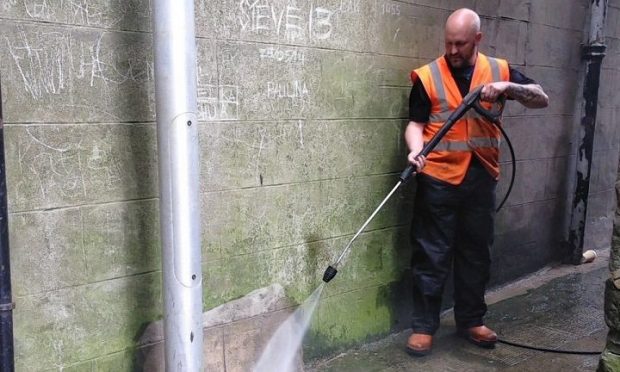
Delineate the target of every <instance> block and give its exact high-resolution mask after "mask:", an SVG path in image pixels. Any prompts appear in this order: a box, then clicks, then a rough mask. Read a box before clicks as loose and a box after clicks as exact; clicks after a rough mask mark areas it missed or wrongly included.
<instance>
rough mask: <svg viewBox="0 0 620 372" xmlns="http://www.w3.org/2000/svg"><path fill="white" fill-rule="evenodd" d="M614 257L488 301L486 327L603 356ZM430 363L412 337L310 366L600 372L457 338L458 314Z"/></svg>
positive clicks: (591, 361) (588, 360)
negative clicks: (409, 348)
mask: <svg viewBox="0 0 620 372" xmlns="http://www.w3.org/2000/svg"><path fill="white" fill-rule="evenodd" d="M608 254H609V252H608V251H607V252H599V257H598V258H597V259H596V260H595V261H594V262H593V263H589V264H584V265H580V266H558V267H555V268H548V269H545V270H542V271H540V272H538V273H536V274H534V275H532V276H530V277H528V278H526V279H523V280H521V281H518V282H515V283H512V284H510V285H508V286H506V287H503V288H500V289H498V290H495V291H492V292H490V293H489V294H488V295H487V303H488V304H489V311H488V313H487V317H486V323H487V325H488V326H489V327H491V328H493V329H494V330H495V331H497V333H498V335H499V337H500V339H505V340H508V341H513V342H518V343H525V344H530V345H535V346H539V347H544V348H550V349H564V350H582V351H602V350H603V348H604V345H605V338H606V336H607V326H606V325H605V320H604V316H603V302H604V301H603V292H604V282H605V280H606V279H607V278H609V271H608V268H607V262H608ZM441 324H442V325H441V328H440V330H439V332H438V334H437V335H436V336H435V339H434V347H433V352H432V354H431V355H429V356H425V357H422V358H413V357H411V356H409V355H408V354H407V353H406V352H405V349H404V345H405V343H406V340H407V337H408V336H409V334H410V331H405V332H401V333H399V334H396V335H392V336H390V337H388V338H386V339H384V340H381V341H379V342H376V343H373V344H369V345H365V346H363V347H361V348H359V349H356V350H350V351H348V352H345V353H342V354H340V355H337V356H334V357H332V358H329V359H325V360H318V361H313V362H312V363H311V364H307V365H306V367H305V371H306V372H314V371H317V372H318V371H321V372H323V371H338V372H347V371H356V372H359V371H365V372H371V371H377V372H378V371H441V372H446V371H459V372H467V371H472V372H481V371H519V372H527V371H536V372H538V371H547V372H548V371H562V372H569V371H580V372H581V371H594V370H596V367H597V365H598V360H599V356H598V355H569V354H556V353H549V352H540V351H533V350H527V349H522V348H516V347H513V346H509V345H505V344H498V345H497V347H496V348H495V349H493V350H486V349H481V348H478V347H476V346H474V345H471V344H470V343H468V342H467V341H465V340H463V339H461V338H459V337H457V336H456V335H455V326H454V321H453V319H452V313H451V312H450V311H448V312H446V313H444V314H442V323H441Z"/></svg>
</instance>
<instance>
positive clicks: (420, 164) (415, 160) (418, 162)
mask: <svg viewBox="0 0 620 372" xmlns="http://www.w3.org/2000/svg"><path fill="white" fill-rule="evenodd" d="M419 153H420V151H415V152H413V151H412V152H410V153H409V155H408V156H407V160H409V163H411V164H413V165H415V169H416V172H420V171H421V170H422V169H423V168H424V166H425V165H426V156H424V155H420V156H418V157H416V155H418V154H419Z"/></svg>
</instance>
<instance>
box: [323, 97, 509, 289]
mask: <svg viewBox="0 0 620 372" xmlns="http://www.w3.org/2000/svg"><path fill="white" fill-rule="evenodd" d="M482 87H483V86H479V87H477V88H476V89H474V90H472V91H471V92H469V94H467V95H466V96H465V98H463V101H462V102H461V104H460V105H459V106H458V107H457V108H456V109H454V111H453V112H452V114H450V116H449V117H448V119H447V120H446V122H445V123H444V124H443V125H442V126H441V128H439V130H438V131H437V133H435V135H434V136H433V138H431V140H430V141H428V143H427V144H426V145H425V146H424V148H423V149H422V151H420V153H419V154H418V155H417V156H420V155H423V156H427V155H428V154H429V153H430V152H431V151H433V149H434V148H435V146H437V144H438V143H439V141H441V139H442V138H443V137H444V136H445V135H446V133H448V131H449V130H450V128H452V126H453V125H454V123H456V122H457V121H458V120H459V119H460V118H461V117H463V115H465V113H466V112H467V111H469V109H471V108H473V109H474V110H475V111H476V112H477V113H478V114H480V115H481V116H483V117H485V118H486V119H488V120H490V121H492V122H493V123H495V124H498V123H499V120H500V118H501V116H502V112H503V111H504V106H505V102H506V97H505V96H502V97H500V99H499V100H498V101H497V102H496V103H495V104H494V105H493V107H492V108H491V109H490V110H487V109H485V108H484V107H482V105H481V103H480V93H481V92H482ZM495 107H496V108H495ZM494 108H495V109H494ZM498 127H499V125H498ZM415 173H416V169H415V165H413V164H409V166H408V167H407V168H405V170H404V171H403V172H402V173H401V174H400V177H399V181H398V182H397V183H396V186H394V188H393V189H392V191H390V193H389V194H388V195H387V196H386V197H385V199H383V201H382V202H381V204H379V206H378V207H377V209H375V211H374V212H373V213H372V214H371V215H370V217H369V218H368V219H367V220H366V222H364V224H363V225H362V227H361V228H360V229H359V230H358V231H357V233H355V235H354V236H353V238H352V239H351V240H350V241H349V243H348V244H347V246H346V247H345V248H344V250H343V251H342V253H341V254H340V257H338V260H337V261H336V263H334V264H333V265H330V266H328V267H327V269H325V272H324V273H323V281H324V282H325V283H329V281H331V280H332V279H334V277H335V276H336V274H337V273H338V264H340V261H341V260H342V258H343V257H344V256H345V255H346V253H347V252H348V250H349V248H350V247H351V244H353V242H354V241H355V239H357V237H358V236H359V235H360V234H361V233H362V231H364V229H365V228H366V226H368V224H369V223H370V221H372V219H373V218H374V217H375V215H376V214H377V213H378V212H379V210H381V208H383V206H384V205H385V203H386V202H387V201H388V200H389V199H390V197H392V195H393V194H394V193H395V192H396V190H398V188H399V187H400V186H401V185H402V184H403V183H405V182H407V181H408V180H409V179H410V178H411V176H412V175H414V174H415Z"/></svg>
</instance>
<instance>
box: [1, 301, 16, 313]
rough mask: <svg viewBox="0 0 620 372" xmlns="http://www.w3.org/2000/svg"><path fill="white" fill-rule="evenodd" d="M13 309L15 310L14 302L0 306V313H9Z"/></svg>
mask: <svg viewBox="0 0 620 372" xmlns="http://www.w3.org/2000/svg"><path fill="white" fill-rule="evenodd" d="M13 309H15V302H9V303H6V304H0V311H11V310H13Z"/></svg>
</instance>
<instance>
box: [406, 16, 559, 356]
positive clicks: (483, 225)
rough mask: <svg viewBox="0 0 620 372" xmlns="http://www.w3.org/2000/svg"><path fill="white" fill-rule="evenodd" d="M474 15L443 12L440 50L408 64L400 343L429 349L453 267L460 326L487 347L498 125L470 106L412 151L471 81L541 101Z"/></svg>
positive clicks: (488, 93)
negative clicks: (407, 240)
mask: <svg viewBox="0 0 620 372" xmlns="http://www.w3.org/2000/svg"><path fill="white" fill-rule="evenodd" d="M481 39H482V33H481V32H480V18H479V17H478V15H477V14H476V13H475V12H474V11H472V10H470V9H459V10H457V11H455V12H454V13H452V14H451V15H450V16H449V17H448V20H447V22H446V26H445V48H446V53H445V55H444V56H442V57H440V58H438V59H436V60H435V61H433V62H432V63H430V64H428V65H426V66H423V67H421V68H419V69H416V70H414V71H413V72H412V73H411V78H412V81H413V88H412V90H411V96H410V122H409V124H408V125H407V129H406V131H405V140H406V142H407V145H408V147H409V150H410V153H409V155H408V160H409V162H411V163H412V164H414V165H415V166H416V168H417V170H418V176H417V185H418V189H417V193H416V201H415V212H414V219H413V223H412V228H411V234H412V245H413V256H412V271H413V276H414V278H413V279H414V288H413V319H412V328H413V334H412V335H411V336H410V337H409V340H408V342H407V350H408V352H409V353H410V354H412V355H415V356H421V355H426V354H428V353H429V352H430V351H431V347H432V338H433V334H434V333H435V332H436V331H437V328H438V327H439V311H440V309H441V297H442V292H443V288H444V284H445V281H446V279H447V277H448V275H449V273H450V270H452V271H453V276H454V303H455V304H454V317H455V320H456V325H457V329H458V332H459V334H460V335H462V336H464V337H465V338H467V339H468V340H469V341H471V342H473V343H474V344H476V345H478V346H481V347H487V348H492V347H494V346H495V342H496V341H497V335H496V334H495V332H493V331H492V330H490V329H489V328H487V327H486V326H485V325H484V322H483V317H484V315H485V313H486V304H485V302H484V292H485V287H486V284H487V282H488V279H489V269H490V254H489V249H490V246H491V244H492V241H493V223H494V217H495V186H496V183H497V179H498V177H499V163H498V162H499V139H500V132H499V129H497V128H496V127H495V126H494V125H493V124H492V123H490V122H489V121H487V120H485V119H484V118H482V117H481V116H479V115H476V114H475V112H474V111H473V110H470V112H469V113H467V114H466V115H465V116H464V117H463V118H461V119H460V120H459V121H458V122H457V123H456V124H455V125H454V126H453V127H452V128H451V129H450V131H449V132H448V134H447V135H446V136H445V137H444V139H443V140H442V141H441V142H440V143H439V144H438V146H437V147H436V148H435V150H434V151H432V152H431V153H430V154H429V155H428V157H427V158H425V157H423V156H419V157H416V155H418V154H419V153H420V151H421V150H422V147H423V145H424V142H425V141H429V140H430V139H431V138H432V136H433V134H434V133H436V132H437V130H438V129H439V128H440V127H441V125H442V124H443V123H444V122H445V120H446V118H447V117H448V115H449V114H450V112H451V111H452V110H454V109H455V108H456V106H458V105H459V104H460V103H461V100H462V97H464V96H465V95H466V94H467V93H468V92H469V90H470V88H472V89H473V88H475V87H477V86H480V85H483V86H484V87H483V89H482V92H481V99H482V100H483V101H488V102H494V101H496V100H497V99H498V98H499V97H500V96H501V95H506V96H507V97H508V99H513V100H516V101H518V102H519V103H521V104H523V105H524V106H526V107H528V108H542V107H546V106H547V104H548V97H547V95H546V94H545V93H544V91H543V90H542V88H541V87H540V86H539V85H537V84H536V83H535V82H534V81H533V80H531V79H529V78H527V77H525V76H524V75H523V74H521V73H519V72H518V71H516V70H514V69H512V68H511V67H509V65H508V63H507V62H506V61H505V60H501V59H496V58H491V57H487V56H485V55H483V54H482V53H479V52H478V47H479V44H480V41H481Z"/></svg>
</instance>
